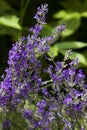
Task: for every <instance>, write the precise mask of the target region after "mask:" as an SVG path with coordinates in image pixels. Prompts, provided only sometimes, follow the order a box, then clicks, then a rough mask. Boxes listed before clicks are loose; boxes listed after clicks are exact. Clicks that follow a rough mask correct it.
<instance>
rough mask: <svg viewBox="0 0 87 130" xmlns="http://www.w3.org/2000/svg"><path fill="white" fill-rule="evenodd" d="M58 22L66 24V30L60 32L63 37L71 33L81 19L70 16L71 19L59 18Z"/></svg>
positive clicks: (77, 26)
mask: <svg viewBox="0 0 87 130" xmlns="http://www.w3.org/2000/svg"><path fill="white" fill-rule="evenodd" d="M60 23H65V25H66V30H65V31H64V32H63V33H62V36H63V37H67V36H69V35H71V34H73V33H74V32H75V31H76V30H77V29H78V28H79V26H80V23H81V19H80V18H78V17H75V18H72V19H67V20H60V21H59V22H58V24H59V25H60Z"/></svg>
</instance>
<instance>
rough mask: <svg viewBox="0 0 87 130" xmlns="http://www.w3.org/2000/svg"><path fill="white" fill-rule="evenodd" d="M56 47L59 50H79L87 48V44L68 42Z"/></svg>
mask: <svg viewBox="0 0 87 130" xmlns="http://www.w3.org/2000/svg"><path fill="white" fill-rule="evenodd" d="M56 46H58V47H59V49H78V48H83V47H86V46H87V44H86V43H84V42H80V41H66V42H59V43H56Z"/></svg>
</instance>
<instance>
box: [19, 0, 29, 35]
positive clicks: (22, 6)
mask: <svg viewBox="0 0 87 130" xmlns="http://www.w3.org/2000/svg"><path fill="white" fill-rule="evenodd" d="M24 2H25V1H24V0H21V5H20V13H21V16H20V25H21V27H23V19H24V16H25V13H26V10H27V8H28V5H29V2H30V0H27V1H26V3H25V5H24ZM21 35H22V30H21V31H20V32H19V36H18V37H21Z"/></svg>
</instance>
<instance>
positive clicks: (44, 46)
mask: <svg viewBox="0 0 87 130" xmlns="http://www.w3.org/2000/svg"><path fill="white" fill-rule="evenodd" d="M47 12H48V5H47V4H44V5H41V7H38V10H37V13H36V14H35V16H34V18H35V19H36V21H37V24H36V25H35V26H34V27H31V28H30V31H31V32H32V35H28V36H27V37H22V38H21V39H20V40H19V41H18V42H17V43H16V44H13V46H12V49H11V50H10V51H9V57H8V66H9V67H8V68H6V70H5V75H4V76H2V78H3V81H1V83H0V107H1V109H0V110H2V113H4V116H3V118H4V119H5V118H7V117H8V118H9V120H10V119H12V120H11V122H12V125H13V124H14V122H15V118H14V119H13V118H11V116H12V117H17V118H19V117H20V118H19V119H20V121H21V120H23V121H24V122H25V123H26V124H27V126H28V127H27V128H28V129H29V130H34V129H41V130H54V129H58V130H61V129H63V128H64V129H75V128H76V127H78V128H79V129H81V128H83V124H82V123H81V122H80V120H83V119H84V118H85V113H86V109H87V85H86V83H85V76H84V74H83V72H82V70H78V71H77V66H78V60H77V59H76V60H72V61H71V62H69V61H68V60H69V56H70V54H71V50H68V51H67V52H66V54H65V57H64V60H63V61H60V62H59V61H57V62H55V61H53V60H54V59H53V58H52V59H51V60H50V58H49V57H48V56H47V53H48V52H49V50H50V44H52V43H54V42H55V40H56V39H57V38H58V37H59V36H60V34H61V33H62V31H64V30H65V25H64V24H63V25H60V26H58V27H57V29H56V31H55V32H54V33H53V34H52V35H51V36H47V37H44V38H43V37H40V36H39V34H40V32H41V30H42V28H43V27H42V25H43V24H46V22H45V18H46V13H47ZM42 58H44V60H45V61H46V62H47V66H48V67H44V66H43V64H42ZM67 61H68V62H67ZM43 70H44V76H43ZM18 114H19V115H20V116H19V117H18ZM9 120H5V121H4V122H3V123H2V124H3V129H5V130H6V129H10V126H11V123H10V122H9ZM78 122H80V123H79V125H77V123H78ZM21 125H22V124H21ZM12 128H13V126H12ZM27 128H26V129H27ZM22 129H25V126H23V128H22Z"/></svg>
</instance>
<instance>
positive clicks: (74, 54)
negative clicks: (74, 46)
mask: <svg viewBox="0 0 87 130" xmlns="http://www.w3.org/2000/svg"><path fill="white" fill-rule="evenodd" d="M60 52H61V53H62V54H63V55H64V54H65V52H66V51H65V50H61V51H60ZM75 58H78V60H79V63H80V64H82V65H84V66H87V59H86V58H85V56H84V55H82V54H81V53H77V52H72V55H71V56H70V59H75Z"/></svg>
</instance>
